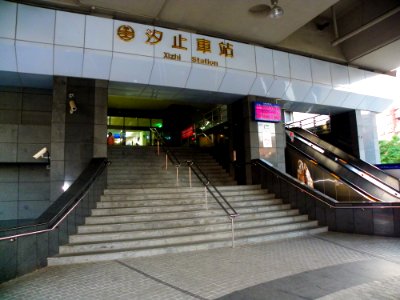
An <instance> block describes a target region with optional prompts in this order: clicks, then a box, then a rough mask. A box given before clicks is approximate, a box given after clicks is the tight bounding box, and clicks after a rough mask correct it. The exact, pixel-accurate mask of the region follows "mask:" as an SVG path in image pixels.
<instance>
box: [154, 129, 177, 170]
mask: <svg viewBox="0 0 400 300" xmlns="http://www.w3.org/2000/svg"><path fill="white" fill-rule="evenodd" d="M150 130H151V131H152V132H153V133H154V134H155V135H156V137H157V139H158V140H159V141H161V147H162V149H163V150H164V152H165V154H166V155H167V156H168V158H169V159H170V161H171V162H172V163H173V164H175V167H176V168H179V167H180V166H181V162H180V161H179V159H178V158H177V157H176V155H175V153H174V152H173V151H172V150H170V149H169V147H168V145H167V143H166V141H165V139H164V137H163V136H162V135H161V134H160V133H159V132H158V130H157V128H154V127H152V128H150Z"/></svg>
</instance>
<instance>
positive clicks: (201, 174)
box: [150, 128, 239, 248]
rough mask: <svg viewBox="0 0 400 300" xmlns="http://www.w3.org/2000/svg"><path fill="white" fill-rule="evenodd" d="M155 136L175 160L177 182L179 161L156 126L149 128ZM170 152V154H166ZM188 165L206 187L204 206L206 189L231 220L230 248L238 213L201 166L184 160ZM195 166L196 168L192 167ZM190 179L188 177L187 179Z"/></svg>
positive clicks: (233, 240) (171, 158)
mask: <svg viewBox="0 0 400 300" xmlns="http://www.w3.org/2000/svg"><path fill="white" fill-rule="evenodd" d="M150 130H151V131H152V132H153V133H154V134H155V135H156V136H157V138H158V139H159V140H160V141H162V146H163V150H164V151H165V152H166V155H167V156H168V157H169V158H170V160H171V162H173V160H175V162H176V172H177V178H176V181H177V183H178V169H179V167H180V166H181V163H180V161H179V159H178V158H177V157H176V155H175V153H174V152H173V151H171V150H170V149H169V148H168V146H167V145H166V144H167V143H166V142H165V140H164V138H163V137H162V136H161V134H160V133H159V132H158V131H157V129H156V128H151V129H150ZM168 154H170V155H168ZM186 163H187V165H188V167H189V172H190V170H192V171H193V173H194V174H195V175H196V176H197V178H199V180H200V181H201V183H203V185H204V186H205V188H206V193H205V194H206V206H207V191H208V192H209V193H210V195H211V196H213V198H214V199H215V200H216V201H217V203H218V204H219V206H220V207H221V208H222V209H223V210H224V211H225V213H226V214H227V215H228V217H229V218H230V220H231V230H232V248H233V247H235V230H234V219H235V218H236V217H238V216H239V213H237V212H236V210H235V209H234V208H233V207H232V205H231V204H230V203H229V202H228V200H226V198H225V197H224V196H223V195H222V194H221V192H220V191H219V190H218V189H217V188H216V187H215V186H214V185H213V184H211V182H210V180H209V179H208V177H207V175H206V174H205V173H204V172H203V170H201V168H200V167H199V166H198V165H197V164H196V163H195V162H194V161H193V160H187V161H186ZM193 166H195V167H196V168H197V170H195V169H194V168H193ZM202 178H205V179H206V181H203V180H202ZM189 180H190V179H189ZM190 186H191V183H190ZM210 186H211V187H212V188H213V189H214V192H215V193H217V194H218V196H220V197H221V199H222V200H223V201H224V202H225V203H226V205H227V206H228V207H229V209H230V210H231V211H232V213H229V211H228V210H227V209H226V207H224V205H223V204H222V203H221V201H219V199H218V197H217V196H216V195H215V194H214V192H213V191H212V190H211V189H210Z"/></svg>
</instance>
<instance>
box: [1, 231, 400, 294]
mask: <svg viewBox="0 0 400 300" xmlns="http://www.w3.org/2000/svg"><path fill="white" fill-rule="evenodd" d="M217 298H220V299H246V300H248V299H280V300H281V299H324V300H328V299H329V300H331V299H400V239H396V238H382V237H369V236H361V235H348V234H339V233H324V234H319V235H316V236H310V237H305V238H297V239H291V240H284V241H279V242H273V243H264V244H257V245H251V246H245V247H237V248H235V249H230V248H228V249H216V250H209V251H200V252H191V253H184V254H168V255H161V256H155V257H148V258H135V259H127V260H120V261H110V262H100V263H91V264H81V265H69V266H62V267H48V268H44V269H41V270H39V271H37V272H34V273H31V274H28V275H25V276H22V277H20V278H17V279H15V280H12V281H9V282H7V283H4V284H3V285H0V299H1V300H3V299H74V300H75V299H141V300H142V299H217Z"/></svg>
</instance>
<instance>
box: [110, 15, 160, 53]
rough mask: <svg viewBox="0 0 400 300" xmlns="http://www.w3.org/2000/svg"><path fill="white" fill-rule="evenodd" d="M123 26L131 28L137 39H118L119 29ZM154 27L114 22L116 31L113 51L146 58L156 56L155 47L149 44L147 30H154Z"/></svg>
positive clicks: (114, 32)
mask: <svg viewBox="0 0 400 300" xmlns="http://www.w3.org/2000/svg"><path fill="white" fill-rule="evenodd" d="M121 25H127V26H130V27H131V28H132V29H133V30H134V32H135V37H134V38H133V39H132V40H130V41H124V40H122V39H121V38H119V37H118V35H117V32H118V28H119V27H120V26H121ZM153 29H154V26H150V25H142V24H138V23H131V22H123V21H117V20H115V21H114V31H113V39H114V45H113V50H114V51H115V52H121V53H128V54H138V55H144V56H150V57H153V56H154V46H153V45H151V44H147V43H146V41H147V36H146V30H153Z"/></svg>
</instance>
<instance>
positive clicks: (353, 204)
mask: <svg viewBox="0 0 400 300" xmlns="http://www.w3.org/2000/svg"><path fill="white" fill-rule="evenodd" d="M251 164H252V165H257V166H259V167H261V168H263V169H266V170H268V171H270V172H272V173H273V174H274V175H275V176H276V177H277V178H279V179H281V180H283V181H285V182H286V183H287V184H289V185H291V186H293V187H294V188H296V189H297V190H300V191H301V192H302V193H306V194H307V195H309V196H311V197H313V198H314V199H316V200H317V201H319V202H321V203H323V204H325V205H327V206H328V207H329V208H333V209H380V208H388V209H389V208H400V205H395V204H392V203H386V204H385V205H382V203H379V204H378V203H376V202H374V203H369V204H363V205H359V204H358V203H357V202H346V203H340V202H336V201H335V200H334V199H332V198H330V197H329V196H327V195H324V194H322V193H320V192H318V191H316V190H314V189H312V188H310V187H309V186H307V185H304V184H303V183H302V182H300V181H299V180H297V179H296V178H294V177H292V176H291V175H289V174H285V173H282V172H281V171H279V170H278V169H276V168H275V167H274V166H272V165H271V164H269V163H268V162H266V161H264V160H261V159H253V160H252V161H251ZM322 198H326V199H322ZM329 202H331V203H329Z"/></svg>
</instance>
